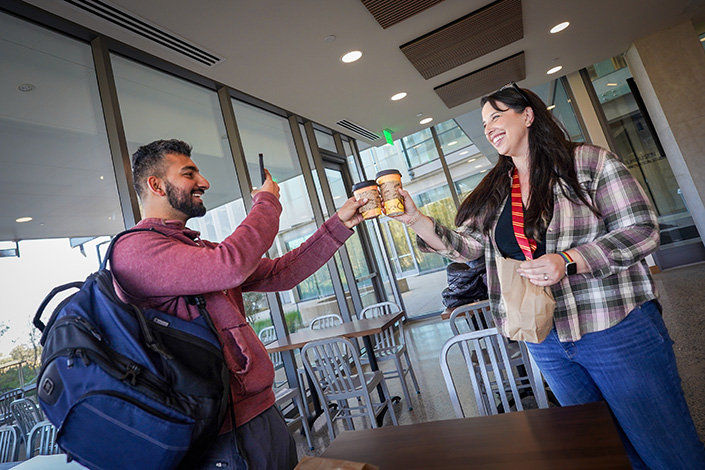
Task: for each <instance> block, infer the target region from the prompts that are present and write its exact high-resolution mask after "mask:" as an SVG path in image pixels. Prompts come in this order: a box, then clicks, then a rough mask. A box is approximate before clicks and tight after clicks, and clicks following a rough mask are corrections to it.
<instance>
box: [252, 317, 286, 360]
mask: <svg viewBox="0 0 705 470" xmlns="http://www.w3.org/2000/svg"><path fill="white" fill-rule="evenodd" d="M258 336H259V339H260V341H262V344H265V345H266V344H269V343H271V342H272V341H276V340H277V333H276V331H274V327H273V326H268V327H265V328H262V329H261V330H260V332H259V334H258ZM269 359H270V360H271V361H272V364H273V365H274V370H277V369H281V368H282V367H284V361H283V360H282V353H281V352H273V353H269Z"/></svg>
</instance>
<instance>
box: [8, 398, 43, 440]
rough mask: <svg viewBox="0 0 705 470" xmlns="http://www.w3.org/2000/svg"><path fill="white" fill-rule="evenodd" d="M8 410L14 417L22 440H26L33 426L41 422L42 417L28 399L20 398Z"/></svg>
mask: <svg viewBox="0 0 705 470" xmlns="http://www.w3.org/2000/svg"><path fill="white" fill-rule="evenodd" d="M10 410H11V411H12V415H13V416H14V417H15V421H16V422H17V427H18V428H20V431H21V432H22V439H23V440H24V439H26V438H27V436H28V435H29V432H30V431H31V430H32V428H33V427H34V425H35V424H37V423H38V422H40V421H42V420H43V419H44V416H43V415H42V412H41V410H40V409H39V407H38V406H37V404H36V403H34V401H32V400H30V399H29V398H20V399H19V400H15V401H13V402H12V403H10Z"/></svg>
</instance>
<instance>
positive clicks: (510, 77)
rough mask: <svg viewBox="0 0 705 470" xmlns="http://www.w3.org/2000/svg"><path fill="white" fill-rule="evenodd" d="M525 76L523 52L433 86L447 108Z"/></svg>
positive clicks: (522, 78) (486, 93) (488, 92)
mask: <svg viewBox="0 0 705 470" xmlns="http://www.w3.org/2000/svg"><path fill="white" fill-rule="evenodd" d="M525 78H526V68H525V63H524V52H523V51H522V52H519V53H518V54H514V55H513V56H510V57H507V58H506V59H504V60H500V61H499V62H495V63H494V64H491V65H488V66H487V67H484V68H481V69H480V70H476V71H474V72H472V73H469V74H467V75H465V76H462V77H460V78H457V79H455V80H453V81H451V82H448V83H444V84H443V85H440V86H437V87H436V88H434V90H435V92H436V93H437V94H438V96H440V98H441V99H442V100H443V102H444V103H445V104H446V106H448V108H453V107H455V106H458V105H461V104H463V103H467V102H468V101H471V100H474V99H475V98H479V97H481V96H484V95H488V94H490V93H492V92H493V91H496V90H498V89H499V88H500V87H501V86H503V85H506V84H507V83H509V82H518V81H520V80H524V79H525Z"/></svg>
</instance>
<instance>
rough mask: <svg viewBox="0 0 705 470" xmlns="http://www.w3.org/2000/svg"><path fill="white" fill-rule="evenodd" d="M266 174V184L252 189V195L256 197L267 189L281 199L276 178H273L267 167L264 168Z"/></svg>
mask: <svg viewBox="0 0 705 470" xmlns="http://www.w3.org/2000/svg"><path fill="white" fill-rule="evenodd" d="M264 174H265V175H267V179H266V180H265V181H264V184H263V185H262V187H261V188H259V189H255V190H254V191H252V192H251V193H250V195H252V197H253V198H254V197H255V195H256V194H257V193H259V192H262V191H265V192H268V193H272V194H274V195H275V196H276V197H277V199H279V185H278V184H277V183H275V182H274V180H273V179H272V175H271V174H270V173H269V170H267V169H266V168H265V169H264Z"/></svg>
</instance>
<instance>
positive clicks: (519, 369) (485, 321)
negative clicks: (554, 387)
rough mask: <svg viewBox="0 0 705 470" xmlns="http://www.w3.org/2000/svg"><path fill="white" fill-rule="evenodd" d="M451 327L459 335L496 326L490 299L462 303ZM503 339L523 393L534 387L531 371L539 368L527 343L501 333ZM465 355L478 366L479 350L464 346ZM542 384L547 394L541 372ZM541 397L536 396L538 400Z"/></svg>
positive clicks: (451, 321) (451, 318)
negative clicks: (513, 339)
mask: <svg viewBox="0 0 705 470" xmlns="http://www.w3.org/2000/svg"><path fill="white" fill-rule="evenodd" d="M449 320H450V329H451V330H452V331H453V334H454V335H459V334H461V333H465V332H469V331H481V330H484V329H487V328H494V327H495V323H494V318H493V317H492V313H491V311H490V303H489V300H483V301H480V302H474V303H471V304H467V305H462V306H460V307H458V308H456V309H455V310H453V312H452V313H451V315H450V319H449ZM500 338H501V340H502V341H503V342H504V345H505V347H506V348H507V353H508V354H509V363H510V365H511V366H512V367H514V368H515V369H514V370H515V372H516V375H517V381H518V382H519V389H520V390H521V392H522V394H524V393H525V391H526V390H528V389H533V388H534V387H535V383H533V382H532V381H533V380H536V379H535V378H534V377H532V376H531V374H530V373H529V372H530V371H532V370H533V369H536V370H538V367H537V366H536V365H534V366H533V369H532V368H531V364H530V362H531V361H532V358H531V355H530V354H529V351H528V349H527V348H526V344H524V342H522V341H510V340H508V339H507V338H505V337H504V336H502V335H500ZM463 352H464V357H469V358H470V360H471V362H472V363H473V365H474V367H476V368H477V367H478V358H477V352H476V351H473V352H468V351H467V348H465V347H464V348H463ZM538 383H540V384H542V388H541V390H542V393H543V395H544V396H545V388H543V378H542V377H541V376H540V374H539V382H538ZM540 398H541V397H536V400H537V402H538V400H539V399H540ZM489 413H491V410H484V414H489Z"/></svg>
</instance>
